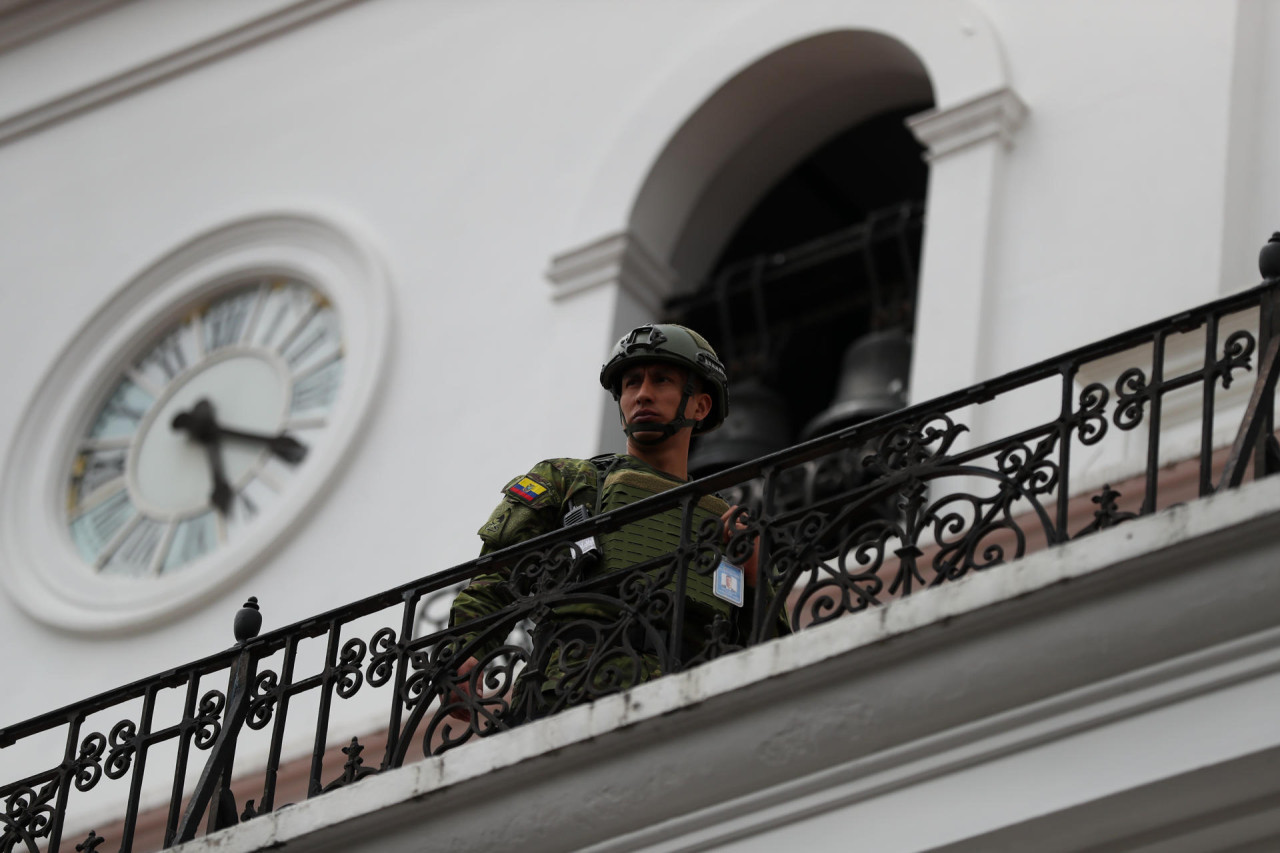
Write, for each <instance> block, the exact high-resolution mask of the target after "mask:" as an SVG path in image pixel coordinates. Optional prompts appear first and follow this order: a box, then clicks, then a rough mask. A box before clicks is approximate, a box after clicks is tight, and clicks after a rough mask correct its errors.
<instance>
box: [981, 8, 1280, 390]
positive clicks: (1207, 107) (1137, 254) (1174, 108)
mask: <svg viewBox="0 0 1280 853" xmlns="http://www.w3.org/2000/svg"><path fill="white" fill-rule="evenodd" d="M979 5H980V6H981V7H982V8H983V10H984V11H986V13H987V14H988V16H989V17H990V20H991V22H992V25H993V26H994V27H995V29H996V30H997V32H999V33H1000V36H1001V41H1002V44H1003V45H1004V48H1005V51H1006V55H1007V57H1008V62H1009V69H1010V80H1011V82H1012V85H1013V86H1014V88H1015V89H1016V90H1017V91H1018V93H1019V94H1020V95H1021V96H1022V98H1023V100H1024V101H1026V103H1027V104H1028V105H1029V107H1030V113H1029V116H1028V118H1027V121H1026V124H1025V126H1024V127H1023V128H1022V130H1021V131H1020V132H1019V133H1018V138H1017V142H1016V144H1015V145H1014V147H1013V150H1012V151H1011V152H1010V156H1009V159H1008V163H1007V169H1006V172H1005V175H1004V182H1003V188H1002V201H1003V204H1002V205H1000V210H999V222H998V224H997V228H998V229H999V233H998V237H997V240H996V246H997V251H996V257H995V259H994V270H995V280H994V281H993V282H991V283H990V284H991V287H992V290H991V291H989V293H991V294H992V296H993V298H991V299H990V301H989V305H988V308H989V315H988V316H989V319H988V323H989V326H988V332H989V334H988V335H987V336H986V341H987V344H986V346H985V347H984V352H983V356H982V370H983V374H984V375H985V376H994V375H999V374H1001V373H1005V372H1007V371H1009V370H1013V369H1015V368H1017V367H1019V366H1022V365H1024V364H1029V363H1031V362H1034V361H1038V360H1040V359H1041V358H1045V357H1048V356H1051V355H1054V354H1055V353H1057V352H1060V351H1063V350H1066V349H1069V348H1072V347H1074V346H1078V345H1081V344H1085V343H1088V342H1089V341H1091V340H1095V339H1098V338H1102V337H1105V336H1107V335H1110V334H1114V333H1116V332H1120V331H1123V330H1124V329H1127V328H1131V327H1133V326H1136V325H1139V324H1140V323H1142V322H1145V321H1148V320H1152V319H1155V318H1157V317H1159V316H1163V315H1164V314H1167V313H1172V312H1174V311H1176V310H1178V309H1180V308H1186V307H1191V306H1193V305H1197V304H1199V303H1201V302H1205V301H1208V300H1209V299H1211V298H1213V297H1214V296H1216V295H1217V294H1218V293H1219V292H1220V290H1221V289H1223V287H1222V286H1221V285H1220V284H1219V276H1220V270H1219V266H1220V264H1221V263H1222V258H1221V254H1220V252H1221V243H1220V241H1221V234H1222V215H1223V204H1224V192H1225V186H1226V184H1225V177H1226V160H1227V145H1228V122H1227V112H1228V108H1229V103H1230V87H1231V74H1232V51H1233V48H1234V40H1235V8H1236V5H1235V4H1234V3H1222V2H1212V0H1170V2H1154V3H1143V2H1121V3H1111V2H1104V0H1085V2H1080V3H1039V2H1036V3H1018V2H995V1H994V0H981V2H979ZM1269 111H1274V105H1271V106H1269ZM1266 237H1267V234H1266V233H1259V234H1253V235H1250V236H1249V237H1248V238H1247V242H1248V243H1250V244H1252V248H1251V249H1250V251H1251V254H1252V256H1253V257H1256V252H1257V249H1258V248H1260V247H1261V245H1262V243H1263V242H1265V240H1266ZM1256 282H1257V272H1256V267H1254V270H1253V274H1252V276H1251V277H1249V278H1247V279H1246V280H1243V281H1239V282H1235V283H1233V284H1231V285H1230V286H1227V287H1225V289H1227V290H1237V289H1240V288H1242V287H1245V286H1247V285H1251V284H1255V283H1256Z"/></svg>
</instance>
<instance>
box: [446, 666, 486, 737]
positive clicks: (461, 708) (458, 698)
mask: <svg viewBox="0 0 1280 853" xmlns="http://www.w3.org/2000/svg"><path fill="white" fill-rule="evenodd" d="M479 665H480V662H479V661H478V660H476V659H475V658H467V659H466V660H464V661H463V662H462V663H460V664H458V680H457V681H456V682H455V683H454V685H453V689H452V690H450V691H449V695H448V696H447V697H446V699H445V701H446V702H449V703H450V704H453V706H454V707H453V708H452V709H450V711H449V716H450V717H453V718H454V719H455V720H462V722H464V723H469V722H471V709H470V708H469V707H468V705H469V704H470V699H471V695H472V691H471V671H472V670H473V669H475V668H476V667H477V666H479Z"/></svg>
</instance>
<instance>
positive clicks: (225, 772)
mask: <svg viewBox="0 0 1280 853" xmlns="http://www.w3.org/2000/svg"><path fill="white" fill-rule="evenodd" d="M261 627H262V614H261V613H259V612H258V599H256V598H250V599H249V600H248V601H246V602H245V605H244V607H242V608H240V610H239V611H238V612H237V613H236V618H235V637H236V641H237V642H238V643H239V644H240V654H239V655H238V656H237V657H236V662H235V663H234V664H233V665H232V667H231V673H230V676H229V677H228V680H227V712H226V715H225V716H224V717H223V722H222V730H221V731H220V732H218V739H217V740H216V741H215V742H214V744H213V748H212V749H210V751H209V759H208V761H206V762H205V765H204V770H202V771H201V772H200V781H198V782H197V783H196V787H195V790H194V791H192V792H191V801H190V802H189V803H188V804H187V810H186V812H185V813H184V814H183V815H182V822H181V823H179V824H178V832H177V838H176V839H175V840H176V841H177V842H178V843H179V844H182V843H184V842H187V841H190V840H191V839H193V838H195V836H196V827H197V826H198V825H199V823H200V818H201V817H202V816H203V815H204V812H205V809H206V808H207V809H209V821H208V824H207V827H206V831H207V832H213V831H215V830H218V829H222V828H223V827H225V826H230V825H232V824H235V823H237V819H236V807H235V799H234V797H233V796H232V794H231V771H232V768H233V767H234V765H235V756H236V741H237V740H238V739H239V737H240V729H241V728H242V727H243V726H244V721H245V718H246V717H247V716H248V714H249V698H250V693H251V692H252V683H253V677H254V671H255V669H256V666H255V663H256V662H255V660H254V655H253V652H252V651H250V650H249V649H248V648H247V647H246V645H245V644H246V643H247V642H248V641H249V640H252V639H253V638H254V637H256V636H258V630H259V629H260V628H261ZM215 795H216V796H217V800H216V801H214V796H215ZM211 801H213V802H212V807H211V806H210V803H211Z"/></svg>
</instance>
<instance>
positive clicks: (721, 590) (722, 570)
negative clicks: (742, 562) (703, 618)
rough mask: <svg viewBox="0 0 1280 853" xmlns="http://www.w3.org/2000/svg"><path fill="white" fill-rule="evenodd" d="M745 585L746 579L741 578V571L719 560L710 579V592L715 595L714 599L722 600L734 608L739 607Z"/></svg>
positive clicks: (727, 562) (725, 561) (731, 564)
mask: <svg viewBox="0 0 1280 853" xmlns="http://www.w3.org/2000/svg"><path fill="white" fill-rule="evenodd" d="M745 584H746V579H745V578H744V577H743V574H742V569H740V568H738V567H737V566H735V565H734V564H733V563H730V562H729V561H728V560H721V561H720V565H719V566H717V567H716V573H715V575H714V576H713V577H712V579H711V591H712V592H713V593H715V596H716V598H720V599H723V600H725V601H727V602H729V603H730V604H732V605H733V606H734V607H741V606H742V595H743V587H744V586H745Z"/></svg>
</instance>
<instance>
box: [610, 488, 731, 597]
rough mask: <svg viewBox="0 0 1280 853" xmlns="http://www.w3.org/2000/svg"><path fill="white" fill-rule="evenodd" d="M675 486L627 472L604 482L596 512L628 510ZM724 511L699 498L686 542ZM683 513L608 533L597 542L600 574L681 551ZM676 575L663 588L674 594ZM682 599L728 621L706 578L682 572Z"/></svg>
mask: <svg viewBox="0 0 1280 853" xmlns="http://www.w3.org/2000/svg"><path fill="white" fill-rule="evenodd" d="M676 485H678V484H677V483H673V482H672V481H671V480H669V479H667V478H665V477H661V476H659V475H657V474H653V473H650V472H648V471H642V470H637V469H634V468H627V469H623V470H621V471H613V472H611V473H609V474H608V475H607V476H606V477H605V481H604V484H603V486H602V487H601V488H602V495H601V498H600V504H599V505H600V509H601V512H608V511H609V510H613V509H618V508H620V507H624V506H630V505H631V504H633V503H635V502H636V501H639V500H643V499H644V498H647V497H650V496H652V495H656V494H658V493H660V492H665V491H667V490H669V489H672V488H675V486H676ZM728 509H729V505H728V504H727V503H725V502H724V500H722V499H721V498H718V497H716V496H715V495H704V496H703V497H701V498H699V499H698V502H697V503H696V504H695V505H694V509H693V519H692V525H691V526H690V529H689V535H690V541H694V540H696V538H697V535H698V531H699V530H700V529H701V527H702V525H703V524H705V523H706V522H708V521H710V520H715V521H716V522H717V523H718V522H719V520H720V517H721V516H722V515H724V513H725V512H726V511H728ZM683 515H684V512H683V508H682V507H673V508H672V509H669V510H666V511H665V512H659V513H655V514H653V515H650V516H646V517H644V518H641V519H639V520H637V521H633V522H631V523H629V524H626V525H624V526H623V527H621V528H619V529H618V530H615V531H613V532H612V533H605V534H602V535H601V536H600V537H599V540H600V551H601V556H602V558H603V568H604V570H605V571H621V570H624V569H626V568H628V567H629V566H634V565H636V564H638V563H643V562H645V561H648V560H652V559H654V558H661V557H666V556H669V555H670V554H671V553H672V552H674V551H675V550H676V548H678V547H679V545H680V532H681V529H682V527H683V524H684V518H683ZM680 574H681V572H680V571H677V572H676V573H675V575H673V577H672V579H671V581H670V582H668V584H667V588H668V589H670V590H671V591H672V592H675V591H676V584H677V583H678V581H679V575H680ZM683 574H684V575H685V596H686V597H687V598H688V599H689V601H691V602H694V603H696V604H698V605H700V606H702V607H703V608H706V609H708V610H712V611H715V612H716V613H720V614H722V615H724V616H725V617H726V618H730V617H731V616H732V613H731V608H732V605H730V604H729V603H728V602H727V601H724V600H722V599H720V598H717V597H716V596H715V594H714V593H713V592H712V591H711V590H712V586H711V584H712V578H711V575H710V574H706V575H703V574H699V573H698V572H696V571H694V570H692V569H689V570H687V571H684V572H683Z"/></svg>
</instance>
